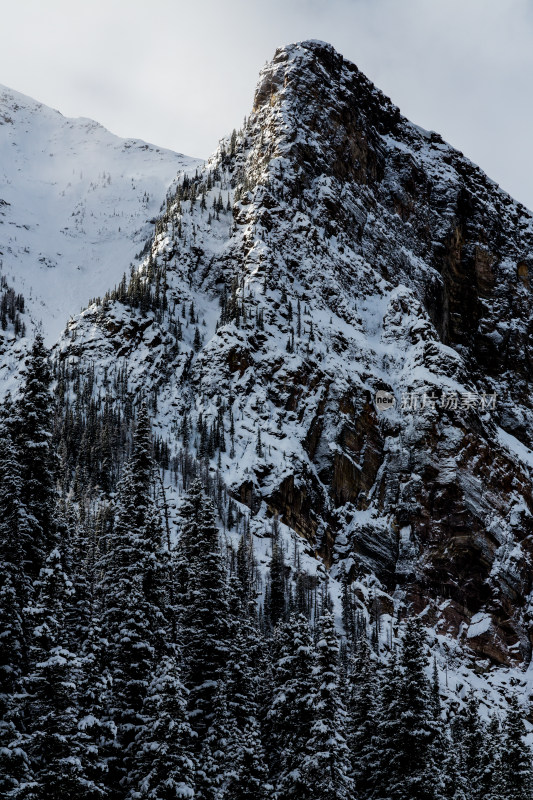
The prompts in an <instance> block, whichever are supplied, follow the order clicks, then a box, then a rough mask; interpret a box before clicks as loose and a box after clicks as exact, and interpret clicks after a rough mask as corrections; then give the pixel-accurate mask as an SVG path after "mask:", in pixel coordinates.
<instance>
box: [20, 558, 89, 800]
mask: <svg viewBox="0 0 533 800" xmlns="http://www.w3.org/2000/svg"><path fill="white" fill-rule="evenodd" d="M37 589H38V594H37V598H36V600H35V602H34V603H32V604H31V605H30V606H29V607H28V608H27V609H26V612H25V613H26V615H27V619H28V627H29V628H30V631H31V646H30V651H29V656H30V658H29V660H30V669H29V673H28V675H27V677H26V678H25V688H26V692H27V698H26V709H25V714H26V719H27V726H28V732H27V744H26V749H27V752H28V755H29V757H30V760H31V768H32V774H33V780H32V781H31V783H30V784H29V785H27V786H26V787H25V788H24V790H23V792H22V796H23V797H24V798H25V799H26V798H27V799H28V800H45V799H46V800H48V798H50V797H54V798H55V799H57V800H70V798H72V797H77V798H93V797H97V796H99V795H100V794H101V790H100V787H98V786H96V785H94V784H93V783H92V782H91V781H90V780H88V779H87V776H86V775H85V773H84V760H85V759H84V753H83V742H82V738H80V735H79V730H78V721H79V707H78V675H79V670H80V665H79V660H78V658H77V657H76V655H75V654H74V653H72V652H71V651H70V650H69V648H68V643H67V632H66V628H65V614H64V606H65V602H66V600H67V599H68V597H69V596H70V595H71V594H72V584H71V582H70V580H69V578H68V576H67V575H66V574H65V572H64V570H63V565H62V563H61V555H60V553H59V550H58V549H57V548H56V549H54V550H53V551H52V552H51V553H50V556H49V557H48V559H47V561H46V563H45V566H44V568H43V569H42V571H41V575H40V577H39V580H38V581H37Z"/></svg>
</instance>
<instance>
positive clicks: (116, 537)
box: [99, 406, 170, 790]
mask: <svg viewBox="0 0 533 800" xmlns="http://www.w3.org/2000/svg"><path fill="white" fill-rule="evenodd" d="M153 472H154V464H153V458H152V443H151V433H150V423H149V419H148V414H147V411H146V407H145V406H143V407H142V408H141V410H140V412H139V416H138V420H137V427H136V431H135V436H134V441H133V453H132V456H131V458H130V460H129V461H128V462H127V464H126V465H125V467H124V470H123V476H122V479H121V482H120V485H119V489H118V492H117V498H116V502H115V513H114V521H113V526H112V528H111V530H110V531H108V532H107V536H106V540H105V541H104V542H102V549H103V553H102V559H101V564H100V570H101V571H102V573H103V577H102V584H101V586H100V588H99V595H100V597H101V600H102V605H103V609H102V635H103V636H104V637H105V639H106V640H107V648H106V666H107V670H108V671H109V674H110V678H111V681H112V686H113V691H112V698H111V707H110V719H111V721H112V722H113V723H114V724H115V725H116V726H117V738H116V742H115V748H114V752H113V753H112V754H111V756H110V762H109V763H110V783H111V785H112V786H113V787H114V790H117V787H118V785H121V786H127V785H129V783H130V782H131V781H132V780H133V778H132V775H131V772H132V769H133V766H132V765H133V764H134V762H135V758H136V745H135V738H136V735H137V734H138V732H139V730H140V728H141V727H142V725H143V720H144V717H143V709H144V701H145V699H146V696H147V692H148V688H149V685H150V681H151V678H152V674H153V671H154V668H155V665H156V663H157V661H158V659H159V658H160V657H161V656H162V655H163V654H164V653H165V652H166V647H167V641H168V639H169V638H170V636H169V625H168V621H167V620H166V618H165V615H164V610H165V596H166V588H167V587H166V586H165V575H167V574H168V573H167V563H166V554H165V552H164V549H163V543H162V525H161V520H160V513H159V510H158V508H157V506H156V504H155V500H154V485H153V479H154V475H153Z"/></svg>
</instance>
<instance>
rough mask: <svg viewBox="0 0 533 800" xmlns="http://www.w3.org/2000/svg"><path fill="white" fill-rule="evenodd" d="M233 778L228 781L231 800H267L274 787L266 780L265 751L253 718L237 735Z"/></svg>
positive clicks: (257, 724) (271, 794)
mask: <svg viewBox="0 0 533 800" xmlns="http://www.w3.org/2000/svg"><path fill="white" fill-rule="evenodd" d="M235 773H236V775H235V776H230V778H229V781H228V797H230V798H231V800H269V798H271V797H273V789H274V787H273V786H272V784H271V783H270V782H269V780H268V767H267V760H266V754H265V749H264V747H263V744H262V741H261V731H260V728H259V723H258V721H257V720H256V719H254V718H253V717H252V718H251V719H250V721H249V722H248V723H247V724H246V726H245V728H244V730H243V731H242V733H239V735H238V739H237V748H236V761H235Z"/></svg>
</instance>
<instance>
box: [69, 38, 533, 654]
mask: <svg viewBox="0 0 533 800" xmlns="http://www.w3.org/2000/svg"><path fill="white" fill-rule="evenodd" d="M253 109H254V110H253V113H252V115H251V116H250V118H249V120H248V122H247V125H246V127H245V129H244V130H243V131H242V132H240V133H239V135H238V136H237V137H236V138H235V137H234V139H233V141H232V142H231V144H230V142H229V141H227V142H226V143H225V144H224V146H223V148H222V149H221V150H219V151H218V153H217V154H216V155H215V157H214V158H213V160H212V161H211V162H209V163H208V165H207V166H206V169H205V171H204V172H203V173H202V174H201V175H200V176H199V177H198V186H199V188H198V193H199V192H200V190H201V188H202V186H203V188H204V189H205V187H206V185H208V184H207V181H208V179H209V182H210V183H211V178H212V179H213V181H214V182H215V188H214V189H211V188H210V187H209V188H208V190H207V192H208V194H207V197H208V201H210V200H211V198H212V196H213V195H212V194H211V195H210V194H209V192H212V193H214V196H215V197H216V195H218V194H219V192H223V195H224V202H225V201H226V194H229V195H230V196H231V199H232V218H233V219H232V220H230V218H229V217H224V216H223V214H222V215H221V219H220V221H219V220H214V219H213V220H212V221H211V220H209V221H208V220H207V212H206V211H204V210H202V209H201V208H200V207H199V205H198V202H196V204H193V203H189V202H188V201H186V202H185V201H181V203H176V204H173V202H172V200H169V206H168V208H169V210H168V213H167V215H166V216H165V218H164V219H163V220H162V222H161V224H160V226H159V229H158V233H157V235H156V237H155V238H154V242H153V247H152V252H153V255H154V257H156V258H157V259H159V260H161V259H164V260H165V261H166V262H167V281H168V295H169V307H170V308H175V306H173V303H174V302H176V303H177V307H178V310H179V307H180V304H183V303H184V302H186V303H187V304H189V303H190V302H191V301H194V302H195V304H196V308H197V309H198V311H199V315H200V319H201V318H202V317H204V318H205V321H206V325H205V328H204V329H203V332H204V334H205V336H204V342H203V346H202V348H201V349H200V350H199V352H198V353H197V354H195V353H194V350H193V348H192V346H191V345H192V336H191V337H189V338H187V337H188V336H189V334H188V333H186V334H185V341H184V343H183V344H182V345H181V352H180V353H179V354H178V353H176V352H174V351H173V352H172V354H171V355H169V353H170V352H171V350H170V347H171V337H170V334H169V330H168V328H165V322H164V321H163V322H162V323H157V322H156V321H155V319H154V320H153V321H152V323H151V324H150V326H147V327H149V330H146V329H145V328H142V326H140V323H139V322H138V321H137V322H136V323H135V325H133V324H132V323H131V320H130V321H128V320H127V319H126V320H125V319H124V316H126V317H127V316H128V315H130V316H131V315H133V316H134V312H131V311H129V310H125V309H123V308H122V306H120V304H114V305H112V307H111V309H109V308H106V309H105V312H103V311H102V310H101V309H96V308H91V309H89V310H88V311H87V312H85V313H84V314H83V315H82V316H81V317H80V318H79V319H78V320H77V321H76V322H75V323H73V326H72V328H73V329H74V328H76V330H77V341H76V345H75V346H76V347H77V348H78V351H77V352H79V353H80V358H81V360H82V361H83V358H84V357H85V358H92V359H95V358H96V359H97V360H99V361H100V362H101V363H104V362H105V359H106V358H107V359H110V358H111V354H112V353H115V352H117V353H118V355H121V356H123V357H124V359H126V363H127V365H128V367H129V368H130V370H132V373H133V374H134V375H135V376H137V377H136V378H135V380H137V385H138V386H141V385H142V383H143V381H145V380H146V379H147V378H148V377H149V376H152V377H151V379H152V380H153V379H156V380H158V382H159V384H160V386H161V393H162V394H161V396H160V402H159V409H160V410H159V422H160V425H161V427H162V428H163V429H164V430H165V429H166V430H167V431H172V430H175V429H176V427H175V426H176V423H175V415H176V413H179V412H180V411H182V410H183V409H187V410H188V413H189V414H190V415H191V418H192V420H193V421H194V420H196V419H197V416H198V413H199V412H200V411H201V412H202V414H203V418H204V419H205V418H207V419H211V420H212V419H215V417H216V414H217V407H216V403H215V401H216V398H217V395H219V394H222V395H223V396H224V397H226V398H231V404H232V412H233V417H234V426H235V458H234V459H230V458H229V456H228V454H227V453H221V459H220V463H221V474H222V477H223V478H224V479H225V480H226V482H227V484H228V486H229V488H230V490H231V491H232V493H233V494H234V496H235V497H236V498H238V499H240V500H241V501H242V502H245V503H247V504H248V505H249V506H250V507H251V508H252V510H254V509H256V508H257V507H258V506H259V504H260V503H261V502H262V501H264V502H265V503H266V504H267V506H268V508H269V509H270V511H271V512H278V513H279V514H281V515H282V517H283V520H284V521H285V522H286V523H287V524H289V525H290V526H291V527H292V528H294V530H296V531H297V532H298V533H299V534H301V535H302V536H304V537H306V538H307V539H308V540H309V542H310V546H311V548H312V549H313V550H316V551H317V552H318V553H320V554H321V555H322V556H323V557H324V558H325V560H326V561H327V563H329V564H333V565H337V564H339V563H340V562H341V561H342V560H343V559H349V561H348V562H347V563H348V564H349V565H350V570H351V573H352V574H353V575H355V574H358V573H361V572H365V571H373V572H375V573H376V574H377V575H378V577H379V578H380V580H381V581H382V582H383V584H384V585H385V586H386V587H387V588H388V589H389V590H390V591H391V592H393V591H394V590H395V588H396V587H399V588H400V589H401V590H402V591H404V592H405V593H406V597H407V598H408V599H409V598H410V599H411V600H412V601H413V603H414V604H415V606H416V607H422V606H424V605H425V604H426V603H427V602H428V601H434V603H435V607H436V608H437V607H438V609H439V610H438V616H439V617H440V619H441V622H442V625H443V626H444V627H445V628H446V627H447V628H448V629H449V630H450V631H451V632H453V633H454V634H462V632H463V630H466V629H467V627H468V626H469V625H470V622H471V619H472V617H475V615H479V614H485V615H488V617H489V618H490V624H487V625H486V626H485V627H484V628H483V630H482V631H481V629H480V630H479V632H477V631H478V628H474V629H473V632H472V635H469V636H468V643H469V644H470V646H471V647H472V648H473V649H474V650H475V651H476V652H478V653H480V654H482V655H484V656H488V657H490V658H491V659H492V660H494V661H497V662H500V663H508V662H509V661H510V660H520V659H524V660H529V658H530V652H531V644H532V643H533V627H532V623H531V613H532V611H531V607H530V606H531V601H530V597H531V591H532V588H533V587H532V580H531V576H532V572H531V555H532V542H533V539H532V535H533V516H532V512H533V499H532V477H533V472H532V471H533V453H532V452H531V451H530V450H529V448H530V447H531V446H532V445H533V434H532V431H533V395H532V394H531V388H532V387H531V375H532V357H533V317H532V311H531V296H530V291H531V289H530V279H531V271H532V270H533V222H532V218H531V215H530V214H529V212H528V211H527V210H526V209H524V208H523V207H522V206H521V205H520V204H517V203H515V202H514V201H513V200H512V199H511V198H510V197H509V196H508V195H506V194H505V193H504V192H502V191H501V190H500V189H499V188H498V187H497V186H496V185H495V184H494V183H493V182H492V181H490V180H489V179H488V178H487V177H486V176H485V175H484V174H483V173H482V172H481V170H479V169H478V168H477V167H476V166H474V165H473V164H472V163H471V162H469V161H468V160H467V159H466V158H465V157H464V156H463V155H462V154H461V153H459V152H457V151H455V150H453V149H452V148H451V147H450V146H449V145H447V144H446V143H444V142H443V141H442V139H441V138H440V137H439V136H438V135H437V134H434V133H428V132H426V131H423V130H421V129H420V128H418V127H416V126H414V125H412V124H411V123H409V122H408V121H407V120H405V119H404V118H403V117H402V116H401V114H400V112H399V110H398V109H397V108H396V107H395V106H394V105H393V104H392V103H391V102H390V101H389V100H388V99H387V98H386V97H384V96H383V95H382V94H381V93H380V92H379V91H378V90H377V89H376V88H375V87H374V86H373V85H372V84H371V83H370V82H369V81H368V80H367V79H366V78H365V77H364V76H363V75H362V74H361V73H360V72H359V71H358V69H357V68H356V67H355V66H354V65H353V64H351V63H349V62H346V61H345V60H344V59H343V58H342V56H341V55H339V54H338V53H336V52H335V51H334V50H333V48H332V47H330V46H329V45H325V44H323V43H320V42H304V43H302V44H297V45H291V46H290V47H286V48H282V49H280V50H278V51H277V52H276V54H275V56H274V59H273V61H272V62H271V64H269V65H268V66H267V67H266V68H265V69H264V70H263V72H262V74H261V77H260V81H259V85H258V89H257V92H256V95H255V100H254V107H253ZM208 207H209V202H208ZM178 225H179V229H180V231H182V233H181V238H179V239H178V238H177V237H176V233H175V231H176V229H177V227H178ZM228 228H230V231H229V233H228ZM223 287H225V290H226V292H227V295H228V296H229V295H230V294H231V298H230V299H229V300H226V301H224V302H225V309H226V311H227V313H225V316H223V317H222V318H221V319H220V320H219V321H218V325H217V326H216V328H215V319H216V318H217V316H218V314H219V301H218V296H220V295H221V293H222V292H223ZM228 309H229V311H228ZM148 316H149V315H148ZM117 319H118V320H119V322H117ZM117 325H118V328H117ZM158 325H159V328H160V331H159V333H157V331H156V328H157V327H158ZM121 329H122V330H124V331H130V332H131V333H130V334H128V336H127V337H122V336H121V332H120V331H121ZM148 334H149V337H150V342H151V343H152V346H151V347H150V348H148V340H147V339H146V337H147V336H148ZM156 334H157V335H156ZM117 337H118V339H117ZM139 337H140V338H139ZM143 337H144V338H143ZM141 340H142V341H141ZM117 341H118V342H119V345H118V347H117V345H116V342H117ZM114 342H115V344H113V343H114ZM73 347H74V345H73V344H72V343H71V342H70V341H69V340H68V339H65V340H64V341H63V342H62V344H61V354H62V357H64V358H66V357H69V356H70V355H71V354H72V353H73V352H74V351H73ZM148 351H149V357H148ZM84 354H85V355H84ZM107 367H108V372H107V373H106V377H107V376H108V374H109V371H111V372H112V371H113V369H114V368H115V366H114V364H113V361H112V360H111V361H109V362H108V364H107ZM102 369H103V367H102ZM102 376H103V372H101V373H100V377H99V374H98V370H97V375H96V381H97V382H98V380H102ZM378 389H385V390H387V391H391V392H393V393H394V395H395V397H396V401H397V402H396V406H395V408H394V409H392V410H390V411H386V412H381V413H379V412H378V411H377V410H376V407H375V404H374V394H375V392H376V390H378ZM494 396H495V397H494ZM413 406H416V407H413ZM225 425H226V436H227V435H228V432H229V423H228V420H226V422H225ZM173 426H174V427H173ZM258 430H259V431H260V433H261V438H262V447H260V446H258V445H257V444H256V441H257V432H258ZM483 618H484V619H485V617H483ZM478 627H479V626H478ZM468 630H470V627H469V628H468Z"/></svg>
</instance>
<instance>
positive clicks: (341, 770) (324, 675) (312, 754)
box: [301, 612, 355, 800]
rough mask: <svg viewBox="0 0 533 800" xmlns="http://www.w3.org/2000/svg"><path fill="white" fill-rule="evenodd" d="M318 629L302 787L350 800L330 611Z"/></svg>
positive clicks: (329, 799)
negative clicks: (311, 710)
mask: <svg viewBox="0 0 533 800" xmlns="http://www.w3.org/2000/svg"><path fill="white" fill-rule="evenodd" d="M318 629H319V638H318V642H317V643H316V652H317V656H316V666H315V669H314V679H315V687H316V688H315V693H314V698H313V714H314V719H313V724H312V726H311V737H310V739H309V741H308V742H307V745H306V748H305V755H304V757H303V760H302V768H301V775H302V779H303V783H304V785H305V786H306V787H309V790H310V792H311V794H310V795H308V796H309V797H313V798H316V797H320V798H321V800H353V798H354V794H355V792H354V785H353V779H352V777H351V763H350V751H349V749H348V745H347V742H346V711H345V708H344V706H343V703H342V700H341V697H340V694H339V691H338V657H339V641H338V635H337V631H336V629H335V619H334V617H333V614H332V613H331V612H326V613H324V614H323V615H322V616H321V617H320V619H319V622H318Z"/></svg>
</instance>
